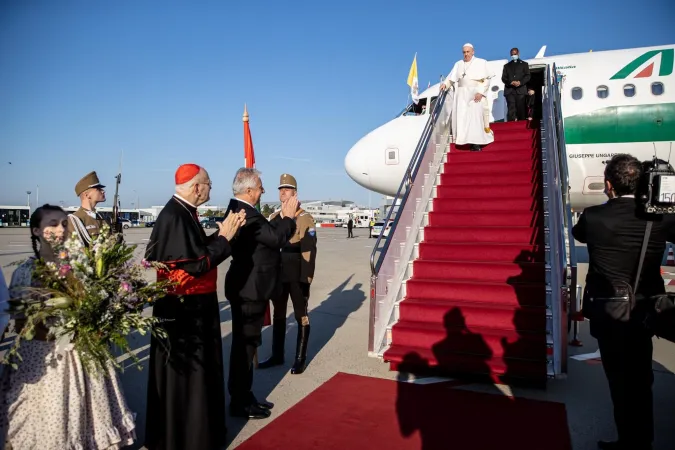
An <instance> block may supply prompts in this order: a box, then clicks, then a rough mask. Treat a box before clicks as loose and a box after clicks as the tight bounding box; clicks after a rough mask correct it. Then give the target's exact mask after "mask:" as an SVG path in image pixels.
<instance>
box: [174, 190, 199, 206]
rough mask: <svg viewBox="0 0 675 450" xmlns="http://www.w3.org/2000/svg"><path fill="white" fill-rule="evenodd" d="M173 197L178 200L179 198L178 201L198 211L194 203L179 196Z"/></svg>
mask: <svg viewBox="0 0 675 450" xmlns="http://www.w3.org/2000/svg"><path fill="white" fill-rule="evenodd" d="M173 196H174V197H176V198H177V199H178V200H180V201H181V202H184V203H187V204H188V205H190V206H192V207H193V208H194V209H197V207H196V206H195V205H193V204H192V203H190V202H188V201H187V200H185V199H184V198H183V197H181V196H180V195H178V194H173Z"/></svg>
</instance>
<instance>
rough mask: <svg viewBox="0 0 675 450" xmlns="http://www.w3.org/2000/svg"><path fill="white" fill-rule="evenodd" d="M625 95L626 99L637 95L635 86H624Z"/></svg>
mask: <svg viewBox="0 0 675 450" xmlns="http://www.w3.org/2000/svg"><path fill="white" fill-rule="evenodd" d="M623 95H625V96H626V97H633V96H634V95H635V85H634V84H626V85H624V86H623Z"/></svg>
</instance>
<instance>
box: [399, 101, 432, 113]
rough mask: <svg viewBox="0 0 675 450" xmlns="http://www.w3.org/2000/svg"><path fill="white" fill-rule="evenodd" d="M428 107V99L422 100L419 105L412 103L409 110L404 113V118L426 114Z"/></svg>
mask: <svg viewBox="0 0 675 450" xmlns="http://www.w3.org/2000/svg"><path fill="white" fill-rule="evenodd" d="M426 106H427V99H426V98H421V99H420V100H419V102H418V103H417V104H415V103H411V104H410V105H409V106H408V108H407V109H406V110H405V112H404V113H403V115H404V116H419V115H420V114H422V113H423V112H424V108H425V107H426Z"/></svg>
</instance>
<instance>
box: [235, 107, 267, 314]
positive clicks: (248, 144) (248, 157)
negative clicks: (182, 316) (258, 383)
mask: <svg viewBox="0 0 675 450" xmlns="http://www.w3.org/2000/svg"><path fill="white" fill-rule="evenodd" d="M242 120H243V121H244V167H246V168H247V169H254V168H255V153H254V152H253V139H251V127H250V125H249V123H248V109H247V108H246V105H244V117H243V118H242ZM255 207H256V209H257V210H258V211H260V202H258V204H257V205H255ZM267 325H272V314H271V313H270V302H269V300H268V301H267V307H266V308H265V321H264V322H263V326H267Z"/></svg>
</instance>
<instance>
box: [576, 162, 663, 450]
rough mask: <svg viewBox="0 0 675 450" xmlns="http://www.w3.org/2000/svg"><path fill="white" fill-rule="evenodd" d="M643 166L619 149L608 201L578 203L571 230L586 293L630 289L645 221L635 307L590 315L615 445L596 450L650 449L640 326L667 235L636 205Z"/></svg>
mask: <svg viewBox="0 0 675 450" xmlns="http://www.w3.org/2000/svg"><path fill="white" fill-rule="evenodd" d="M642 176H643V166H642V164H641V163H640V161H638V160H637V159H636V158H634V157H633V156H630V155H625V154H619V155H616V156H614V157H613V158H612V160H611V161H610V162H608V163H607V166H606V167H605V193H606V194H607V196H608V197H609V201H608V202H607V203H605V204H603V205H598V206H593V207H590V208H586V209H585V210H584V211H583V213H582V214H581V217H580V218H579V222H578V223H577V224H576V225H575V226H574V228H573V230H572V234H573V235H574V238H575V239H576V240H578V241H579V242H583V243H586V244H587V245H588V254H589V257H590V260H589V266H588V275H587V277H586V290H587V291H592V290H593V289H600V288H601V287H602V286H607V285H616V284H617V282H624V283H628V284H629V285H631V286H633V285H634V284H635V277H636V274H637V268H638V262H639V259H640V251H641V247H642V242H643V239H644V236H645V231H646V225H647V221H648V220H651V221H653V227H652V231H651V235H650V239H649V245H648V249H647V252H646V254H645V259H644V262H643V266H642V272H641V277H640V282H639V285H638V290H637V292H636V293H635V298H636V306H635V308H634V310H633V311H632V313H631V317H630V320H629V321H628V322H618V321H611V320H602V321H598V320H594V319H593V318H591V319H590V326H591V335H592V336H593V337H595V338H596V339H597V340H598V347H599V349H600V354H601V358H602V365H603V368H604V370H605V375H606V376H607V381H608V383H609V390H610V393H611V396H612V403H613V404H614V421H615V423H616V428H617V432H618V435H619V439H618V441H615V442H605V441H600V442H598V447H599V448H601V449H615V450H624V449H631V450H644V449H651V448H652V441H653V437H654V436H653V435H654V419H653V404H652V403H653V398H652V383H653V380H654V376H653V373H652V350H653V349H652V335H651V333H650V332H649V331H648V330H647V329H646V327H645V326H644V320H645V316H646V313H647V308H648V307H649V305H648V302H647V301H646V300H645V299H646V298H648V297H650V296H652V295H656V294H660V293H663V292H665V288H664V284H663V278H661V273H660V266H661V260H662V258H663V254H664V252H665V246H666V241H667V240H669V241H672V239H673V238H675V227H674V226H673V217H672V216H655V215H647V214H646V213H645V212H644V207H643V206H641V205H640V204H638V203H637V202H636V199H635V196H636V195H637V194H638V192H639V191H640V190H641V189H639V187H640V183H641V182H643V181H644V180H643V179H642Z"/></svg>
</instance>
